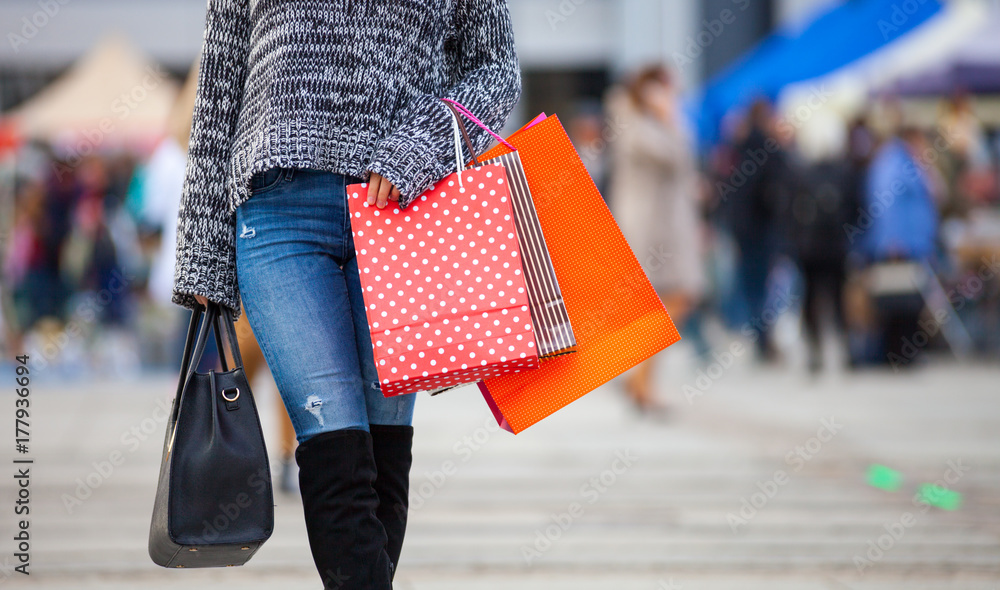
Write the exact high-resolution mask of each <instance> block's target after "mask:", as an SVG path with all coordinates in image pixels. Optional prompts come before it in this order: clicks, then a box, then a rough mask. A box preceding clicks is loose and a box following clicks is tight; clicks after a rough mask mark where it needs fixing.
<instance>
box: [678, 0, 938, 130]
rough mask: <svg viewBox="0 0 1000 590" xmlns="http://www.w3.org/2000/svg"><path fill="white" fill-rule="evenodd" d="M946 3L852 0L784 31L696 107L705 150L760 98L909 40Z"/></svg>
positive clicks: (724, 76)
mask: <svg viewBox="0 0 1000 590" xmlns="http://www.w3.org/2000/svg"><path fill="white" fill-rule="evenodd" d="M941 11H942V3H941V1H940V0H910V1H908V2H900V1H899V0H847V1H845V2H843V3H840V4H836V5H834V6H833V7H832V8H829V9H827V10H826V11H824V12H822V13H820V14H818V15H817V16H816V17H815V18H813V19H812V20H811V21H809V22H808V23H806V24H804V25H788V26H785V27H782V28H780V29H778V30H777V31H776V32H775V33H773V34H771V35H770V36H768V37H767V38H765V39H764V40H763V41H761V42H760V43H759V44H758V45H757V46H756V47H754V48H753V49H752V50H750V51H749V52H748V53H747V54H746V55H744V56H743V57H742V58H740V59H738V60H737V61H736V62H735V63H733V64H731V65H730V66H729V67H727V68H726V69H725V70H724V71H722V72H720V73H719V74H718V75H716V76H715V77H713V78H712V79H711V80H709V81H708V83H707V84H706V85H705V87H704V89H703V91H702V93H701V94H700V96H698V97H696V99H695V102H694V108H695V111H696V112H695V119H696V124H697V128H698V135H699V139H700V140H701V143H702V145H706V146H707V145H713V144H714V143H716V142H717V141H718V140H719V139H720V123H721V121H722V120H723V118H724V117H725V116H726V114H727V113H728V112H729V111H730V110H731V109H733V108H738V107H743V106H745V105H747V104H748V103H749V102H750V101H752V100H754V99H755V98H756V97H759V96H764V97H767V98H770V99H772V100H774V99H776V98H777V96H778V94H779V93H780V92H781V90H782V89H783V88H785V87H786V86H788V85H790V84H794V83H796V82H801V81H803V80H810V79H814V78H819V77H821V76H824V75H826V74H829V73H830V72H833V71H836V70H838V69H840V68H843V67H844V66H846V65H848V64H850V63H852V62H855V61H857V60H859V59H861V58H863V57H865V56H867V55H870V54H872V53H874V52H876V51H878V50H879V49H881V48H883V47H886V46H888V45H890V44H893V43H895V42H897V41H898V40H900V39H902V38H904V37H905V36H906V35H907V34H908V33H910V32H911V31H913V30H914V29H916V28H918V27H920V26H921V25H923V24H925V23H926V22H927V21H929V20H931V19H933V18H934V17H935V16H937V15H939V13H940V12H941Z"/></svg>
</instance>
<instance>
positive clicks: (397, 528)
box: [369, 424, 413, 571]
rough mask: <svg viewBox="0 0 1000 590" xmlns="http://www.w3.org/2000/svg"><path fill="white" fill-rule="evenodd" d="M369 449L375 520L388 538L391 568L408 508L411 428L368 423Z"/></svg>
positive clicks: (394, 563) (397, 555) (399, 546)
mask: <svg viewBox="0 0 1000 590" xmlns="http://www.w3.org/2000/svg"><path fill="white" fill-rule="evenodd" d="M369 428H370V430H371V434H372V448H373V449H374V451H375V465H376V467H377V468H378V475H377V476H376V478H375V492H376V493H377V494H378V510H376V512H375V513H376V514H377V515H378V519H379V521H381V522H382V526H383V527H385V533H386V536H387V538H388V543H387V544H386V552H387V553H388V554H389V559H390V560H392V563H393V571H395V566H397V565H398V564H399V553H400V551H401V550H402V548H403V536H404V534H405V533H406V515H407V511H408V508H409V493H410V465H411V464H412V463H413V454H412V448H413V427H412V426H392V425H382V424H372V425H371V426H370V427H369Z"/></svg>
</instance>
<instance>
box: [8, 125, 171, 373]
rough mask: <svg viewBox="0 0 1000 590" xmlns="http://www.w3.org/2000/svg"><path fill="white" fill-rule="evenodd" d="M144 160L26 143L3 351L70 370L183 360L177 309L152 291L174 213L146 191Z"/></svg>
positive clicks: (13, 222)
mask: <svg viewBox="0 0 1000 590" xmlns="http://www.w3.org/2000/svg"><path fill="white" fill-rule="evenodd" d="M181 158H182V160H181V161H182V162H183V154H181ZM146 164H147V163H146V162H143V161H141V160H140V159H139V158H138V157H137V156H136V155H135V154H134V153H131V152H130V151H127V150H121V151H118V152H117V153H105V154H91V155H87V156H85V157H81V158H77V157H68V156H66V155H61V154H59V153H58V152H57V151H56V150H55V149H54V148H53V146H51V145H49V144H47V143H45V142H42V141H32V142H29V143H27V144H25V145H23V146H21V147H20V149H19V151H18V154H17V162H16V166H15V167H14V179H13V183H12V184H13V186H14V188H15V190H14V198H13V215H12V218H11V219H10V220H9V221H8V222H6V223H5V226H6V227H5V228H4V233H3V235H4V236H5V239H4V244H3V246H2V250H0V252H2V254H3V268H2V273H3V275H2V278H3V288H2V293H0V295H2V301H3V312H4V313H3V318H4V322H3V325H4V343H5V347H4V348H6V349H9V350H10V351H12V352H18V353H20V352H26V353H28V354H30V355H31V357H32V360H33V362H34V363H35V364H36V366H38V367H44V368H51V369H52V370H55V371H61V372H66V373H69V374H79V373H80V372H88V371H92V370H100V371H110V372H112V373H115V374H126V373H135V372H138V371H140V370H142V369H143V368H145V367H147V366H165V365H168V364H170V363H172V362H173V361H174V360H176V359H179V356H177V355H176V354H175V351H174V348H175V344H176V336H175V332H176V328H177V326H178V325H179V323H178V321H177V320H176V317H175V316H176V314H175V313H173V310H171V309H170V308H169V307H167V306H166V305H164V303H169V299H167V300H166V302H164V299H163V297H162V293H161V294H160V296H159V297H158V298H157V296H156V294H155V293H154V292H153V289H152V288H151V282H155V278H156V275H157V274H158V272H157V267H162V266H163V263H164V262H167V261H166V260H163V259H162V257H161V253H160V248H159V245H160V242H161V237H162V235H163V234H164V232H165V231H166V232H169V231H171V230H172V228H171V227H170V223H171V215H167V214H164V212H162V211H160V210H159V208H157V207H155V206H153V204H154V203H155V202H156V201H155V200H152V199H149V198H148V195H149V193H150V192H151V191H150V190H149V187H148V186H144V182H143V180H144V179H145V178H146V176H147V175H146V174H144V172H146V171H147V170H148V166H147V165H146ZM182 170H183V169H182ZM175 202H176V199H175ZM173 215H174V216H175V215H176V211H174V212H173ZM173 219H176V217H173ZM172 264H173V261H172V260H169V267H170V268H169V270H170V274H171V275H172ZM174 307H176V306H174ZM167 318H173V319H167ZM164 321H167V322H169V325H165V324H164V323H163V322H164Z"/></svg>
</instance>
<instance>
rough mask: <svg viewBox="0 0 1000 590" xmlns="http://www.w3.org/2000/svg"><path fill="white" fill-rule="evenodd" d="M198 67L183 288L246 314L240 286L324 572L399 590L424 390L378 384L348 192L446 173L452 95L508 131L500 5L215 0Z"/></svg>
mask: <svg viewBox="0 0 1000 590" xmlns="http://www.w3.org/2000/svg"><path fill="white" fill-rule="evenodd" d="M201 68H202V70H201V73H200V77H199V82H198V97H197V101H196V105H195V112H194V122H193V125H192V129H191V140H190V150H189V154H188V165H187V173H186V178H185V184H184V191H183V196H182V201H181V206H180V215H179V219H178V226H177V239H178V243H177V271H176V274H175V285H174V293H173V298H172V299H173V301H174V302H175V303H177V304H179V305H182V306H184V307H188V308H191V309H194V308H195V307H196V306H197V305H198V304H202V305H204V304H206V303H207V301H213V302H217V303H219V304H222V305H225V306H227V307H229V308H230V309H232V310H233V313H234V317H236V318H238V317H239V315H240V299H241V297H242V302H243V304H245V305H246V313H247V318H248V319H249V320H250V324H251V326H252V327H253V332H254V333H255V334H256V336H257V338H258V340H259V342H260V346H261V349H262V351H263V352H264V356H265V358H266V359H267V363H268V366H269V367H270V368H271V371H272V374H273V375H274V378H275V382H276V383H277V385H278V389H279V391H280V393H281V396H282V400H283V401H284V403H285V406H286V408H287V409H288V413H289V415H290V417H291V419H292V423H293V425H294V427H295V432H296V438H297V439H298V441H299V446H298V448H297V450H296V453H295V458H296V462H297V463H298V465H299V468H300V469H299V486H300V491H301V494H302V502H303V507H304V509H305V510H304V511H305V518H306V528H307V531H308V535H309V544H310V547H311V550H312V554H313V559H314V561H315V563H316V567H317V569H318V571H319V574H320V577H321V578H322V579H323V581H324V584H325V586H326V587H328V588H341V589H348V588H389V587H390V586H391V579H392V576H393V574H394V572H395V567H396V563H397V560H398V558H399V553H400V548H401V545H402V541H403V533H404V530H405V525H406V513H407V510H406V508H407V494H408V481H409V469H410V448H411V442H412V437H413V429H412V427H411V426H410V424H411V418H412V415H413V399H414V398H413V396H412V395H407V396H399V397H393V398H389V399H386V398H384V397H383V396H382V392H381V389H380V387H379V382H378V379H377V376H376V372H375V365H374V361H373V355H372V344H371V340H370V333H369V331H368V325H367V321H366V318H365V310H364V304H363V301H362V297H361V285H360V281H359V277H358V267H357V260H356V258H355V256H354V243H353V239H352V234H351V228H350V220H349V217H348V208H347V194H346V191H345V186H346V185H348V184H351V183H354V182H360V181H362V180H367V181H368V182H369V193H368V200H369V203H370V204H374V205H375V206H377V207H379V208H382V207H385V206H386V205H387V203H388V202H389V201H394V202H396V203H395V205H394V206H398V207H400V208H406V207H407V206H408V205H409V204H410V202H411V201H413V199H415V198H416V197H418V196H419V195H420V193H421V192H423V191H424V190H425V189H427V188H429V187H430V186H432V185H433V184H434V182H435V181H437V180H439V179H440V178H442V177H444V176H446V175H448V174H449V173H451V172H454V161H455V159H454V151H453V147H452V146H453V144H452V143H451V142H452V136H451V121H450V119H449V117H450V116H451V115H450V114H449V111H448V109H447V108H445V107H444V105H443V103H442V101H441V100H440V98H442V97H446V98H452V99H455V100H457V101H458V102H460V103H462V104H464V105H466V106H467V107H468V108H469V109H470V110H471V111H472V112H474V113H476V114H477V115H478V116H479V117H480V118H481V119H483V121H484V122H486V124H487V125H489V126H490V127H492V128H500V127H502V126H503V124H504V123H505V121H506V118H507V117H508V115H509V114H510V112H511V110H512V109H513V107H514V104H515V102H516V101H517V100H518V98H519V96H520V91H521V79H520V73H519V70H518V65H517V57H516V53H515V49H514V40H513V34H512V31H511V23H510V15H509V14H508V10H507V6H506V2H504V0H413V1H409V2H382V1H378V0H351V1H347V2H344V1H334V2H331V1H326V0H324V1H321V0H255V1H249V2H248V1H246V0H209V2H208V14H207V19H206V29H205V40H204V46H203V50H202V62H201ZM472 133H473V134H474V137H473V142H474V143H475V145H476V148H477V149H483V148H485V147H486V145H487V143H488V142H489V136H488V135H487V134H486V133H484V132H482V131H481V130H478V129H476V130H473V131H472ZM449 149H452V151H451V152H449ZM449 153H450V154H451V155H450V156H449Z"/></svg>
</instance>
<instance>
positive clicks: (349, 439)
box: [295, 429, 393, 590]
mask: <svg viewBox="0 0 1000 590" xmlns="http://www.w3.org/2000/svg"><path fill="white" fill-rule="evenodd" d="M295 460H296V462H297V463H298V465H299V489H300V492H301V494H302V506H303V508H304V511H305V519H306V531H307V532H308V534H309V547H310V549H311V550H312V555H313V561H314V562H315V563H316V569H317V570H318V571H319V575H320V577H321V578H322V579H323V587H324V588H337V589H339V590H352V589H355V588H356V589H358V590H361V589H364V590H388V589H390V588H392V582H391V580H392V569H393V565H392V562H391V561H390V560H389V554H388V553H386V533H385V528H384V527H383V526H382V523H381V522H380V521H379V519H378V517H377V516H376V514H375V511H376V509H377V508H378V496H377V495H376V493H375V488H374V484H375V477H376V472H375V456H374V453H373V450H372V437H371V435H370V434H369V433H368V432H365V431H364V430H353V429H351V430H336V431H332V432H323V433H320V434H317V435H315V436H313V437H311V438H309V439H306V440H305V441H304V442H303V443H302V444H300V445H299V446H298V448H297V449H296V450H295Z"/></svg>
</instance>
